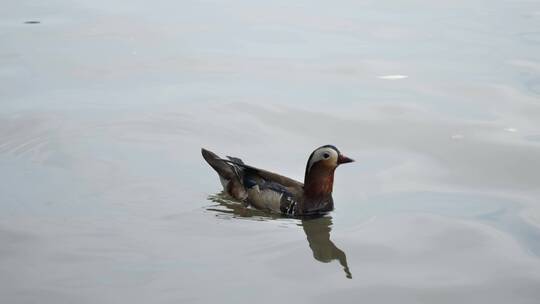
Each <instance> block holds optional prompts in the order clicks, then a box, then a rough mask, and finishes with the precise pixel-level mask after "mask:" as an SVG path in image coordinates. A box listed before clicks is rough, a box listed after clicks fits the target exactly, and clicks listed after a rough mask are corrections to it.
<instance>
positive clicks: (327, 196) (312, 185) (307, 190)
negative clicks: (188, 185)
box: [201, 145, 353, 215]
mask: <svg viewBox="0 0 540 304" xmlns="http://www.w3.org/2000/svg"><path fill="white" fill-rule="evenodd" d="M201 152H202V155H203V157H204V159H205V160H206V161H207V162H208V164H209V165H210V166H211V167H212V168H214V170H215V171H216V172H217V173H218V175H219V177H220V180H221V183H222V185H223V189H224V190H225V191H226V192H227V193H228V194H229V195H231V196H232V197H233V198H235V199H237V200H240V201H242V202H245V203H247V204H249V205H251V206H253V207H255V208H257V209H262V210H267V211H270V212H276V213H283V214H288V215H307V214H314V213H321V212H327V211H331V210H332V209H333V208H334V203H333V200H332V190H333V186H334V172H335V170H336V168H337V167H338V166H339V165H340V164H343V163H349V162H352V161H353V160H352V159H350V158H348V157H346V156H344V155H343V154H341V153H340V152H339V150H338V149H337V148H336V147H334V146H331V145H326V146H322V147H319V148H317V149H315V151H313V153H311V155H310V157H309V159H308V162H307V165H306V172H305V177H304V183H303V184H302V183H300V182H298V181H295V180H293V179H290V178H288V177H285V176H282V175H279V174H276V173H273V172H269V171H266V170H262V169H259V168H255V167H252V166H249V165H246V164H244V162H243V161H242V160H241V159H239V158H234V157H228V159H222V158H220V157H219V156H217V155H216V154H214V153H212V152H210V151H208V150H205V149H202V150H201Z"/></svg>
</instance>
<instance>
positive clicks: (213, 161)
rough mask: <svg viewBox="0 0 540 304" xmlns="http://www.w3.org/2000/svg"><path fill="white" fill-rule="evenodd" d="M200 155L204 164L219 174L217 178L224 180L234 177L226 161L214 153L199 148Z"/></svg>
mask: <svg viewBox="0 0 540 304" xmlns="http://www.w3.org/2000/svg"><path fill="white" fill-rule="evenodd" d="M201 153H202V156H203V158H204V160H206V162H207V163H208V164H209V165H210V166H211V167H212V168H213V169H214V170H216V172H217V173H218V174H219V176H221V177H223V178H225V179H228V180H230V179H233V178H234V177H235V171H234V169H233V167H232V166H231V165H229V164H228V163H227V161H226V160H224V159H222V158H220V157H219V156H217V155H216V154H215V153H214V152H211V151H208V150H206V149H204V148H201Z"/></svg>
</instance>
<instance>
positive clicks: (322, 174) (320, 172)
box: [304, 166, 335, 201]
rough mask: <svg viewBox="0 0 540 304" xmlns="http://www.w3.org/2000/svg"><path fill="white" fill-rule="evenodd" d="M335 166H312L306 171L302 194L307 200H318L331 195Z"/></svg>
mask: <svg viewBox="0 0 540 304" xmlns="http://www.w3.org/2000/svg"><path fill="white" fill-rule="evenodd" d="M334 171H335V168H324V167H317V166H314V167H313V168H311V170H310V171H309V172H307V173H306V177H305V179H304V195H305V197H306V198H308V199H309V200H313V201H320V200H322V199H325V198H327V197H329V196H331V195H332V188H333V187H334Z"/></svg>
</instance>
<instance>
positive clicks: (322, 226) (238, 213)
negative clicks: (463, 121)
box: [207, 193, 352, 279]
mask: <svg viewBox="0 0 540 304" xmlns="http://www.w3.org/2000/svg"><path fill="white" fill-rule="evenodd" d="M209 200H211V201H213V202H215V203H217V204H218V205H214V206H212V207H209V208H207V210H208V211H215V212H219V214H221V215H225V216H227V217H237V218H250V219H253V220H260V221H264V220H272V219H279V218H283V216H281V215H279V214H270V213H267V212H264V211H261V210H257V209H252V208H247V207H246V206H244V205H243V204H242V203H239V202H235V201H232V200H230V198H229V196H228V195H226V194H224V193H219V194H216V195H213V196H210V197H209ZM300 219H301V223H299V224H298V226H302V228H303V229H304V233H305V234H306V238H307V241H308V244H309V248H310V249H311V251H312V252H313V258H315V260H317V261H319V262H322V263H329V262H332V261H334V260H337V261H338V262H339V264H340V265H341V266H342V267H343V271H344V272H345V276H346V277H347V278H349V279H351V278H352V274H351V271H350V269H349V265H348V264H347V256H346V254H345V252H344V251H343V250H341V249H339V248H338V247H337V246H336V245H335V244H334V243H333V242H332V241H331V240H330V231H332V217H331V216H330V215H328V214H326V215H319V216H309V217H307V216H304V217H302V218H300Z"/></svg>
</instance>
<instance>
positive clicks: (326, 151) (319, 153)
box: [307, 147, 338, 172]
mask: <svg viewBox="0 0 540 304" xmlns="http://www.w3.org/2000/svg"><path fill="white" fill-rule="evenodd" d="M337 158H338V153H337V152H336V151H335V150H334V149H332V148H329V147H324V148H320V149H318V150H315V152H313V156H312V157H311V159H310V160H309V165H308V168H307V171H308V172H309V171H310V170H311V167H312V166H313V165H314V164H315V163H316V162H318V161H321V160H328V159H333V160H334V161H335V162H336V164H337Z"/></svg>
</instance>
